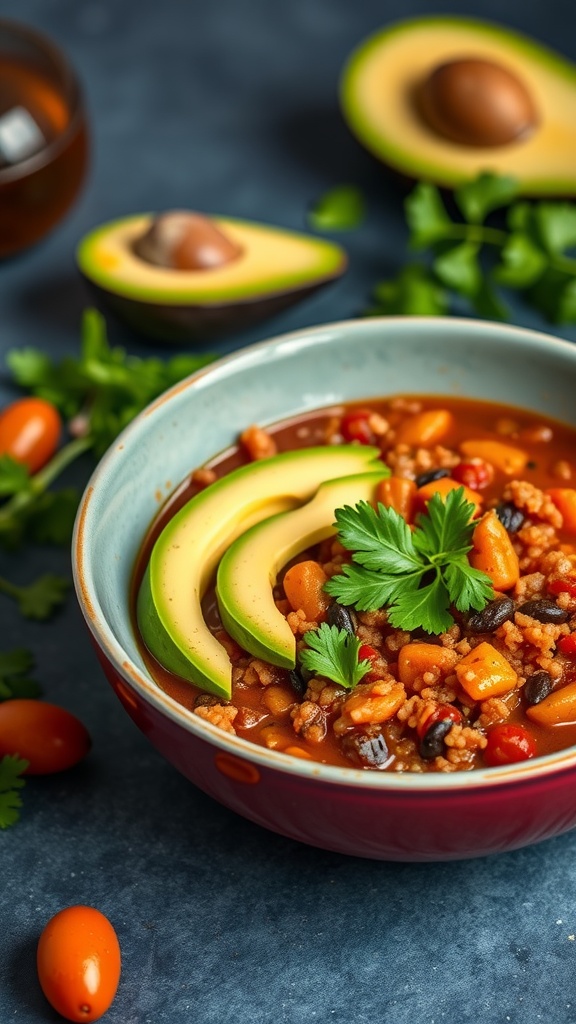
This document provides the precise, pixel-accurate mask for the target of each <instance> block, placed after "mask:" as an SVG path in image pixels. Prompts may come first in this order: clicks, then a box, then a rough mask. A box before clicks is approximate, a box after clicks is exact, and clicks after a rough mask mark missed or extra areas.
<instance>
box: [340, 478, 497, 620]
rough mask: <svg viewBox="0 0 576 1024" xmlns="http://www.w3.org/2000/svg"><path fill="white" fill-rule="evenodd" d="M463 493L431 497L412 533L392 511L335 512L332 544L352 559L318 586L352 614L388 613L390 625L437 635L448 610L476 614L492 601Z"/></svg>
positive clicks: (471, 512)
mask: <svg viewBox="0 0 576 1024" xmlns="http://www.w3.org/2000/svg"><path fill="white" fill-rule="evenodd" d="M464 494H465V492H464V488H463V487H457V488H455V489H454V490H452V491H450V492H449V493H448V494H447V496H446V499H445V500H443V499H442V497H441V496H440V495H439V494H434V495H433V496H432V498H431V499H430V501H429V502H428V503H427V512H426V513H422V514H420V515H419V516H418V517H417V520H416V524H415V528H414V529H413V530H412V531H411V530H410V528H409V527H408V525H407V523H406V522H405V521H404V519H403V518H402V516H401V515H399V513H398V512H396V511H395V510H394V509H393V508H385V507H384V506H382V505H379V506H378V510H377V512H376V511H374V509H373V508H372V507H371V506H370V505H369V504H368V503H367V502H359V503H358V505H356V506H355V508H350V507H348V506H346V507H345V508H343V509H337V510H336V512H335V517H336V525H337V527H338V539H339V541H340V542H341V544H342V545H343V546H344V547H345V548H347V549H348V550H349V551H350V552H351V553H352V560H353V561H352V564H345V565H343V566H342V571H341V572H339V573H336V574H335V575H334V576H332V578H331V579H330V580H328V582H327V583H326V584H325V585H324V589H325V590H326V592H327V593H329V594H331V595H332V596H333V597H336V598H337V599H338V600H339V601H341V602H342V604H347V605H352V606H353V607H355V608H357V609H358V610H359V611H374V610H376V609H378V608H387V610H388V619H389V622H390V623H391V624H392V625H393V626H397V627H398V628H400V629H406V630H412V629H416V628H417V627H421V628H422V629H424V630H425V631H426V632H427V633H436V634H437V633H443V632H445V631H446V630H447V629H449V628H450V626H451V625H452V624H453V621H454V620H453V618H452V615H451V614H450V606H451V605H452V604H454V605H455V606H456V608H457V609H458V610H459V611H467V610H468V609H469V608H474V609H475V610H480V609H481V608H483V607H484V606H485V604H486V602H487V601H488V600H490V599H491V598H492V596H493V588H492V583H491V580H490V578H489V577H488V576H487V575H485V573H483V572H479V571H478V570H476V569H474V568H473V567H472V566H471V565H470V564H469V562H468V558H467V552H468V551H470V549H471V547H472V533H473V530H474V522H473V520H472V516H473V515H474V512H475V507H474V505H473V504H472V502H469V501H466V499H465V497H464Z"/></svg>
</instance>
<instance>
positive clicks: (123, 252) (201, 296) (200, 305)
mask: <svg viewBox="0 0 576 1024" xmlns="http://www.w3.org/2000/svg"><path fill="white" fill-rule="evenodd" d="M210 219H211V221H212V222H213V224H214V226H215V227H216V228H217V229H218V230H219V231H220V232H221V233H222V235H224V236H225V237H226V238H227V239H229V240H230V243H231V245H233V246H234V247H235V248H237V250H239V251H240V255H239V256H238V258H236V259H233V260H230V261H229V262H225V263H224V264H222V265H220V266H213V267H209V268H206V267H203V268H201V269H194V270H180V269H178V270H175V269H172V268H170V267H166V266H158V265H155V264H154V263H151V262H149V261H148V260H146V259H144V258H142V256H141V255H139V254H138V251H137V250H138V243H139V241H140V240H141V239H142V238H143V237H144V236H145V235H146V233H147V232H148V231H149V230H150V228H151V226H152V224H153V221H154V217H153V215H152V214H139V215H136V216H131V217H125V218H122V219H121V220H115V221H112V222H110V223H107V224H103V225H101V226H100V227H97V228H95V229H94V230H92V231H90V232H89V233H88V234H87V235H85V237H84V238H83V239H82V241H81V242H80V245H79V246H78V249H77V253H76V258H77V263H78V267H79V269H80V272H81V273H82V275H83V276H84V278H85V280H86V282H87V283H88V285H89V287H90V289H91V291H92V292H93V293H94V294H95V298H96V301H97V302H98V303H99V304H102V305H103V306H105V307H107V308H109V309H110V310H111V311H112V312H113V313H114V314H115V315H116V316H118V317H119V318H120V319H122V320H124V321H126V322H127V323H128V324H129V325H130V326H131V327H134V328H135V329H136V330H139V331H141V332H143V333H145V334H148V335H151V336H153V337H157V338H161V339H163V340H167V341H188V340H190V339H192V340H193V339H195V338H201V339H202V340H204V339H205V338H206V337H207V336H210V335H215V334H218V333H221V332H223V331H225V330H227V329H228V328H231V327H233V328H234V329H235V330H236V329H241V328H244V327H246V326H248V325H249V324H251V323H254V322H256V321H258V320H262V319H264V318H265V317H268V316H272V315H274V314H276V313H277V312H279V311H280V310H282V309H284V308H285V307H286V306H289V305H292V303H295V302H298V301H300V300H301V299H303V298H305V297H306V296H308V295H310V294H311V293H312V292H314V291H316V290H317V289H318V288H320V287H321V286H323V285H325V284H327V283H328V282H329V281H332V280H334V279H335V278H337V277H339V276H340V275H341V274H343V273H344V270H345V269H346V266H347V256H346V253H345V252H344V250H343V249H342V248H341V247H340V246H339V245H336V244H335V243H334V242H330V241H326V240H324V239H320V238H314V237H312V236H310V235H305V234H299V233H297V232H294V231H287V230H284V229H281V228H275V227H271V226H268V225H264V224H256V223H253V222H249V221H243V220H234V219H230V218H223V217H213V218H210Z"/></svg>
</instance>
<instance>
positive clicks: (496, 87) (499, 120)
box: [418, 57, 538, 147]
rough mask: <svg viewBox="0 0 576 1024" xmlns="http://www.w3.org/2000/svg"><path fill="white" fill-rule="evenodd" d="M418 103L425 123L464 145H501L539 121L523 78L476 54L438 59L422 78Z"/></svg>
mask: <svg viewBox="0 0 576 1024" xmlns="http://www.w3.org/2000/svg"><path fill="white" fill-rule="evenodd" d="M418 103H419V107H420V112H421V115H422V117H423V118H424V120H425V122H426V124H427V125H428V127H429V128H432V130H433V131H434V132H436V133H437V134H438V135H441V136H442V137H443V138H445V139H449V140H450V141H451V142H457V143H459V144H460V145H464V146H486V147H491V146H505V145H508V144H510V143H511V142H515V141H518V140H520V139H524V138H526V137H527V136H528V135H530V134H531V133H532V132H533V131H534V129H535V127H536V125H537V123H538V116H537V113H536V108H535V106H534V103H533V100H532V97H531V96H530V93H529V91H528V90H527V88H526V86H525V85H524V83H523V82H522V81H520V79H519V78H518V77H517V76H516V75H514V74H513V73H512V72H511V71H509V70H508V69H507V68H505V67H503V66H502V65H500V64H497V63H495V62H493V61H490V60H484V59H481V58H477V57H466V58H460V59H456V60H450V61H447V62H445V63H442V64H439V65H437V66H436V67H435V68H434V69H433V70H432V72H431V73H430V74H429V75H428V77H427V78H426V80H425V81H424V82H423V83H422V85H421V87H420V90H419V95H418Z"/></svg>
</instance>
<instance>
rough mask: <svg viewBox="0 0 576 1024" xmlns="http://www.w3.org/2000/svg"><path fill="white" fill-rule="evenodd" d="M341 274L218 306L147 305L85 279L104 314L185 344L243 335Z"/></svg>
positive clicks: (158, 337)
mask: <svg viewBox="0 0 576 1024" xmlns="http://www.w3.org/2000/svg"><path fill="white" fill-rule="evenodd" d="M342 269H344V268H342ZM340 273H342V271H340V272H339V273H338V274H333V275H331V276H329V277H326V278H325V279H324V280H320V281H314V283H313V284H310V285H307V286H306V287H304V288H298V289H294V290H293V291H289V292H283V293H278V294H277V295H266V296H262V297H258V298H250V299H247V300H246V302H237V301H235V302H231V303H222V304H221V305H218V306H202V305H198V304H197V305H194V304H193V303H186V304H182V305H179V304H176V303H171V304H170V303H167V304H164V303H160V302H144V301H142V300H140V299H130V298H127V297H126V296H124V295H117V294H116V293H115V292H113V291H109V290H108V289H106V288H102V287H101V285H98V284H95V282H94V281H91V280H90V278H89V277H86V275H85V274H82V278H83V279H84V281H85V283H86V285H87V287H88V289H89V291H90V293H91V295H92V297H93V300H94V302H95V303H96V305H97V306H98V307H99V309H101V310H102V311H103V312H104V313H112V314H113V315H114V316H115V317H116V318H117V319H118V320H119V321H121V322H122V323H124V324H126V325H127V326H128V327H130V328H131V329H132V330H134V331H136V332H137V333H138V334H142V335H144V336H145V337H148V338H153V339H154V340H157V341H167V342H171V343H173V344H183V343H185V342H188V341H205V340H206V339H209V338H216V337H220V336H222V335H223V334H227V333H229V332H231V331H242V330H244V329H246V328H249V327H251V326H252V325H253V324H257V323H260V321H262V320H268V319H270V318H272V317H274V316H276V315H278V314H279V313H281V312H282V311H283V310H285V309H287V308H288V307H289V306H293V305H295V304H296V303H297V302H301V301H303V300H304V299H306V298H308V297H309V296H311V295H313V294H314V292H317V291H319V290H320V289H321V288H323V287H324V286H325V285H327V284H330V283H331V282H332V281H335V280H336V279H337V278H338V277H339V276H340Z"/></svg>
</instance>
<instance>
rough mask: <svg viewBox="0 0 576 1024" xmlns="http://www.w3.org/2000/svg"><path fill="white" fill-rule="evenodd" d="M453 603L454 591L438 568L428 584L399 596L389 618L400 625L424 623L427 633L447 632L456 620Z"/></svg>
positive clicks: (418, 625)
mask: <svg viewBox="0 0 576 1024" xmlns="http://www.w3.org/2000/svg"><path fill="white" fill-rule="evenodd" d="M449 607H450V593H449V591H448V588H447V586H446V584H445V583H444V582H443V580H442V575H441V573H440V572H438V573H437V575H436V578H435V579H434V580H433V581H432V582H431V583H428V584H427V585H426V586H425V587H421V588H420V589H419V590H417V591H416V592H413V591H411V592H410V593H404V594H402V595H401V596H399V597H398V598H397V599H396V602H395V603H394V604H393V605H392V607H391V608H390V611H389V613H388V619H389V622H390V623H391V624H392V625H393V626H396V627H397V628H398V629H406V630H412V629H418V628H419V627H421V628H422V629H424V630H425V631H426V632H427V633H445V632H446V630H447V629H450V626H452V625H453V623H454V619H453V618H452V616H451V615H450V612H449V611H448V609H449Z"/></svg>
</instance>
